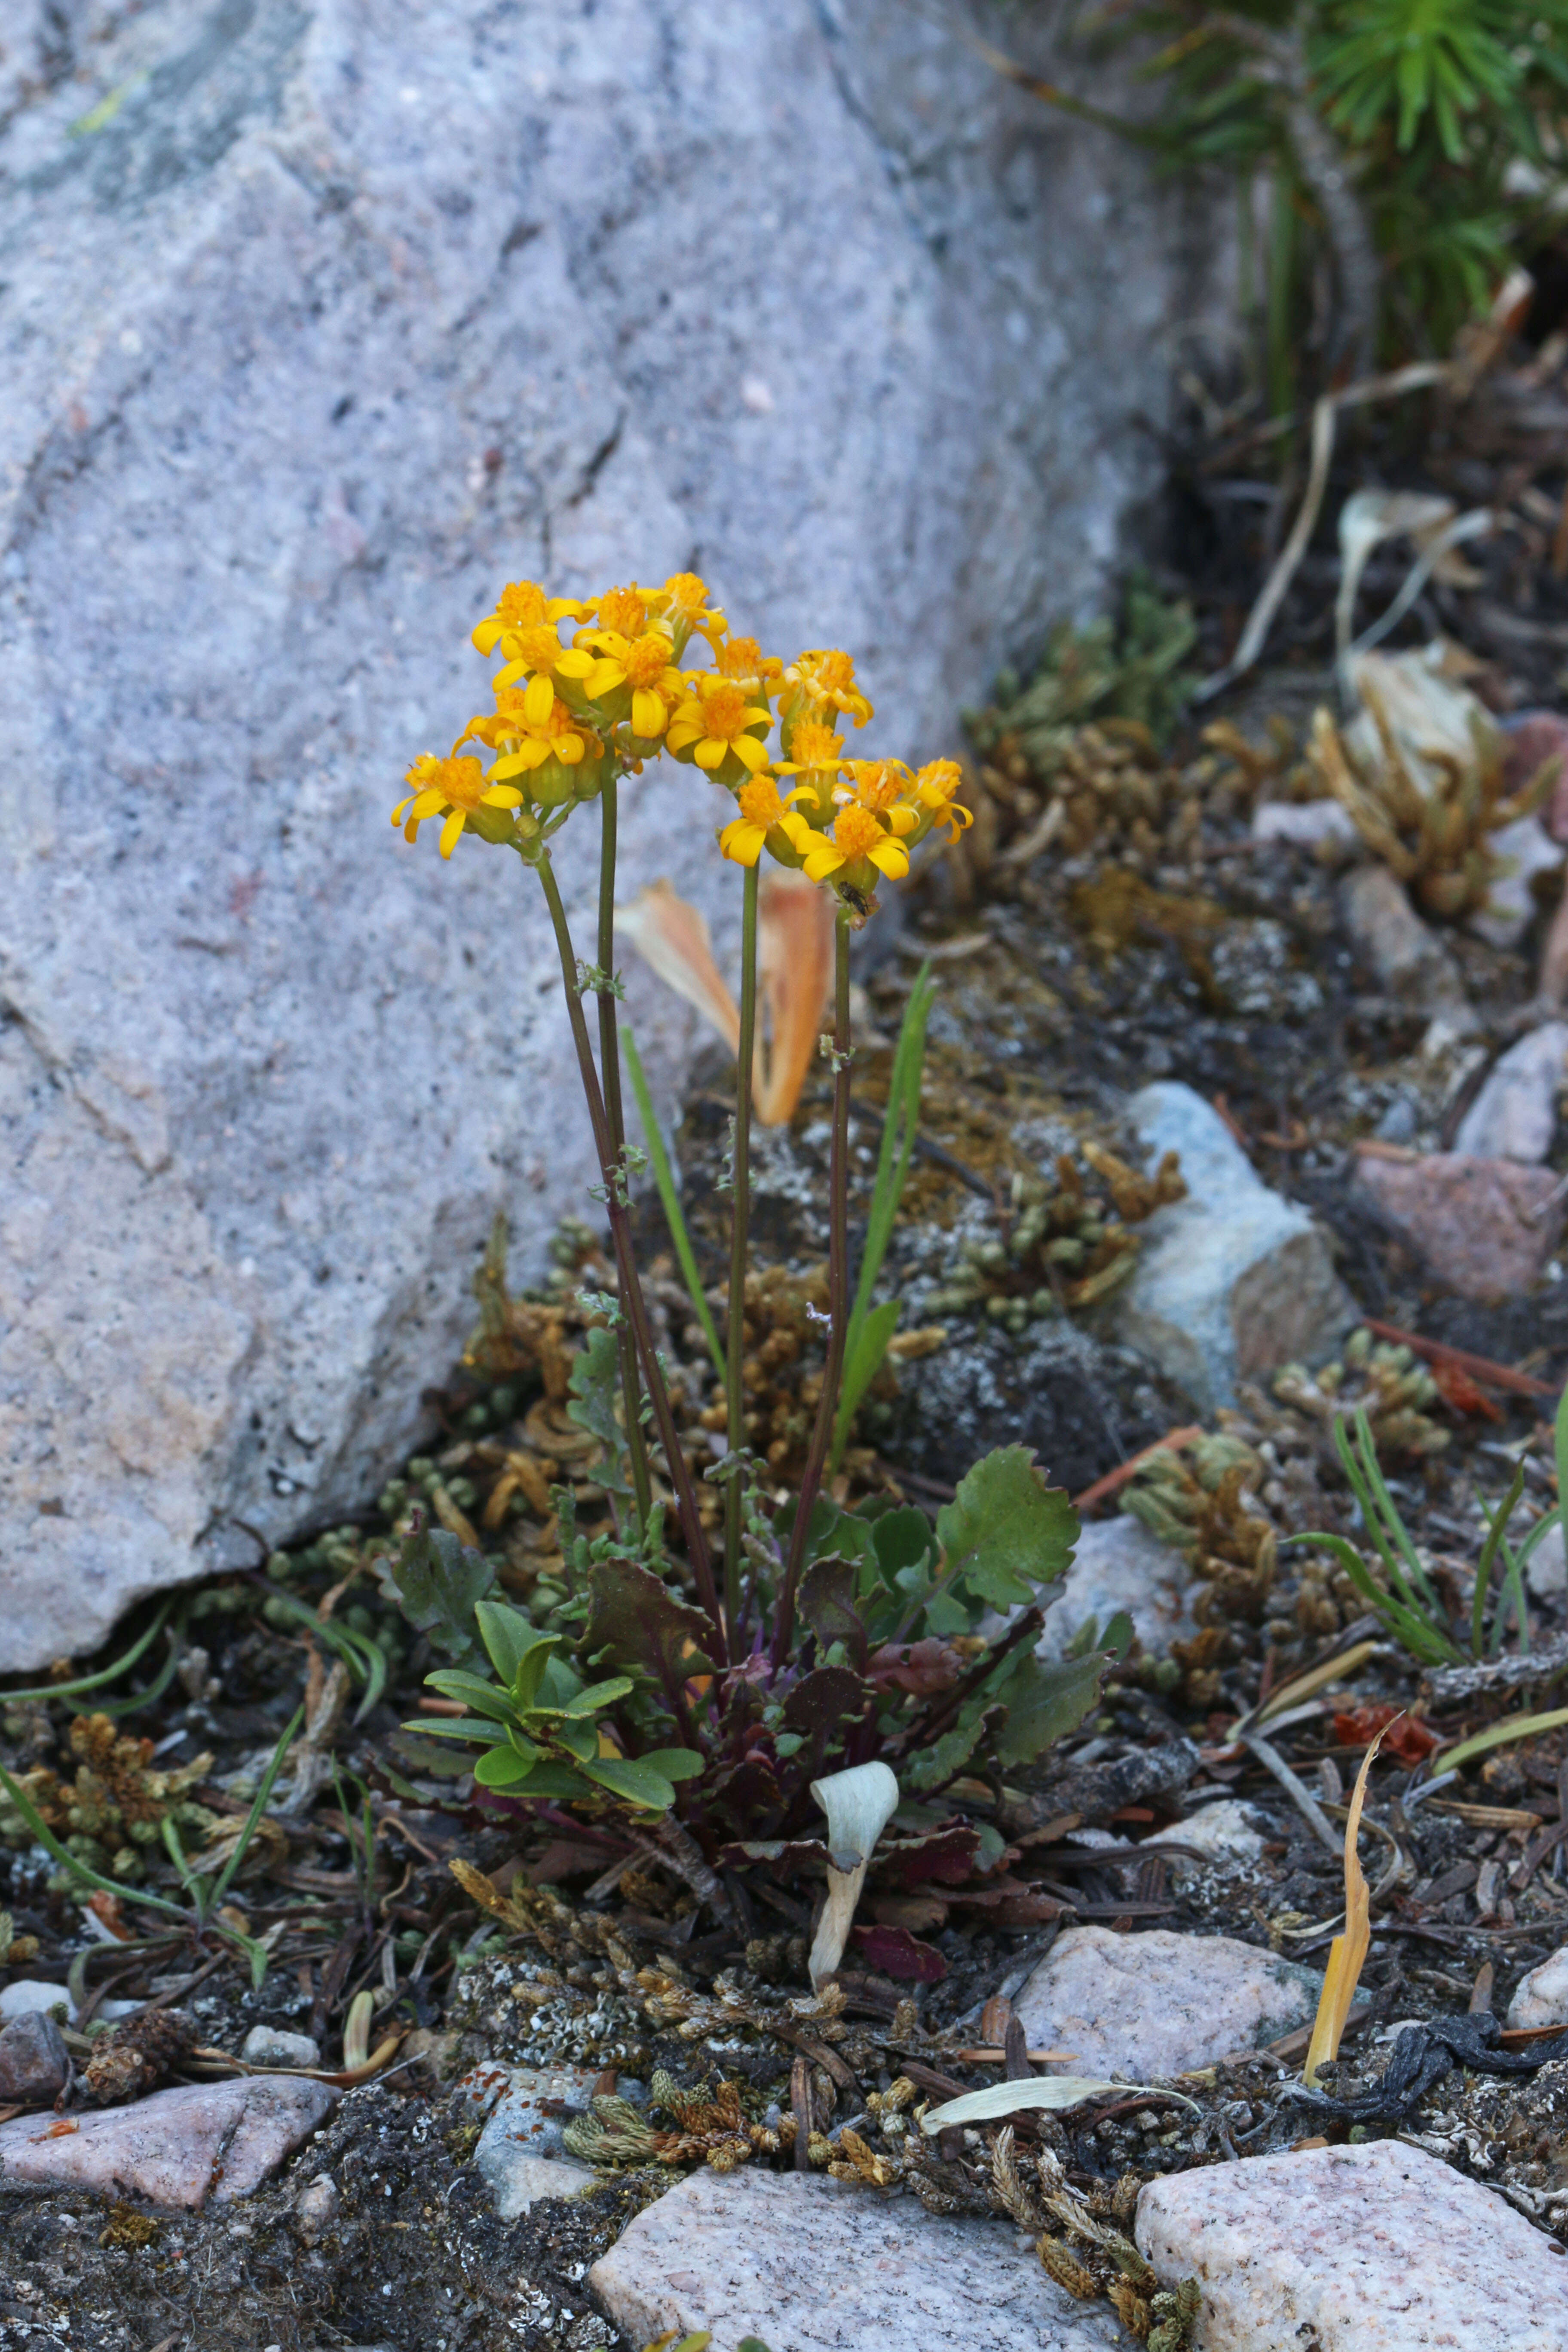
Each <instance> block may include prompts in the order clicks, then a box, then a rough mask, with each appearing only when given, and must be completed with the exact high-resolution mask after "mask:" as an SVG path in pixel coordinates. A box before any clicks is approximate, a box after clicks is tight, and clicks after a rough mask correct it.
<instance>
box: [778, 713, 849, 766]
mask: <svg viewBox="0 0 1568 2352" xmlns="http://www.w3.org/2000/svg"><path fill="white" fill-rule="evenodd" d="M789 752H790V755H789V758H788V759H787V760H781V761H780V762H779V772H780V773H781V775H785V776H798V775H802V774H804V773H805V772H806V771H807V770H808V769H813V768H831V769H833V770H834V771H835V772H837V770H838V769H840V768H841V767H842V766H843V765H844V738H843V736H842V735H836V734H835V733H834V731H833V730H832V728H831V727H825V726H824V725H823V723H822V721H821V719H796V721H795V726H794V727H793V729H792V730H791V731H790V739H789Z"/></svg>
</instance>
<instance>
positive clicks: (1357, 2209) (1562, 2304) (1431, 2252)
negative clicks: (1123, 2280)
mask: <svg viewBox="0 0 1568 2352" xmlns="http://www.w3.org/2000/svg"><path fill="white" fill-rule="evenodd" d="M1134 2234H1135V2236H1136V2238H1137V2242H1138V2246H1139V2250H1140V2252H1142V2255H1143V2256H1144V2259H1145V2260H1146V2261H1147V2262H1149V2263H1152V2265H1153V2267H1154V2269H1155V2270H1156V2271H1157V2272H1158V2273H1160V2276H1161V2278H1162V2279H1163V2282H1164V2283H1165V2284H1166V2285H1168V2286H1173V2285H1175V2284H1176V2283H1177V2281H1178V2280H1180V2279H1184V2278H1195V2279H1196V2280H1197V2281H1198V2284H1199V2286H1200V2288H1201V2290H1202V2296H1203V2303H1202V2312H1203V2315H1202V2317H1201V2318H1200V2320H1199V2322H1198V2332H1197V2342H1198V2343H1199V2344H1200V2345H1206V2346H1209V2347H1216V2352H1217V2347H1221V2346H1223V2347H1224V2352H1282V2347H1286V2346H1290V2347H1301V2352H1306V2347H1309V2346H1310V2347H1312V2352H1436V2347H1439V2346H1443V2347H1453V2352H1563V2345H1564V2344H1568V2263H1565V2262H1563V2261H1562V2260H1561V2259H1558V2260H1553V2259H1552V2257H1553V2253H1554V2252H1555V2249H1554V2246H1553V2243H1552V2240H1551V2239H1550V2238H1548V2237H1546V2236H1545V2235H1544V2233H1543V2232H1542V2231H1539V2230H1535V2229H1532V2228H1531V2224H1530V2223H1529V2222H1528V2221H1526V2220H1525V2219H1524V2216H1523V2215H1522V2214H1521V2213H1518V2212H1516V2211H1515V2210H1514V2209H1513V2208H1512V2206H1510V2205H1509V2204H1508V2203H1506V2202H1505V2200H1503V2199H1502V2198H1501V2197H1500V2196H1498V2195H1497V2194H1496V2193H1495V2192H1494V2191H1493V2190H1491V2189H1483V2188H1482V2187H1481V2186H1480V2184H1479V2181H1474V2180H1468V2179H1466V2178H1465V2177H1464V2175H1463V2174H1462V2173H1459V2172H1458V2171H1456V2170H1454V2169H1453V2168H1451V2167H1450V2166H1448V2165H1447V2164H1445V2163H1443V2162H1442V2160H1441V2158H1437V2157H1435V2156H1428V2155H1427V2154H1426V2151H1425V2150H1424V2149H1421V2148H1413V2147H1406V2146H1405V2144H1404V2143H1403V2142H1401V2141H1396V2140H1374V2141H1370V2142H1368V2143H1367V2144H1366V2145H1365V2146H1363V2147H1319V2148H1302V2149H1299V2150H1297V2151H1295V2152H1294V2153H1292V2154H1290V2155H1288V2156H1263V2157H1254V2158H1250V2159H1249V2160H1248V2161H1247V2162H1246V2163H1243V2164H1219V2165H1211V2166H1205V2168H1203V2169H1202V2170H1199V2171H1194V2172H1184V2173H1176V2174H1173V2175H1169V2176H1167V2177H1166V2178H1165V2179H1161V2180H1152V2181H1150V2182H1149V2183H1148V2185H1147V2187H1146V2188H1145V2189H1143V2191H1142V2195H1141V2196H1140V2197H1139V2200H1138V2219H1137V2222H1136V2224H1135V2230H1134Z"/></svg>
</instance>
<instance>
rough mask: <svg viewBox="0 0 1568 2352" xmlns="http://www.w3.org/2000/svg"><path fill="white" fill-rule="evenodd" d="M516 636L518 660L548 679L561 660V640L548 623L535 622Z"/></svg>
mask: <svg viewBox="0 0 1568 2352" xmlns="http://www.w3.org/2000/svg"><path fill="white" fill-rule="evenodd" d="M517 635H518V655H519V657H520V659H521V660H523V661H525V662H526V663H527V664H528V667H529V668H530V669H536V670H542V671H543V673H544V675H545V676H546V677H548V676H549V675H550V672H551V671H552V669H553V668H554V667H555V665H556V663H557V662H558V661H559V660H560V658H561V640H560V638H559V637H558V636H557V635H556V633H555V631H554V630H553V629H552V627H551V625H550V624H549V622H548V621H539V622H536V623H535V624H534V625H532V626H531V628H526V629H520V630H519V631H518V633H517Z"/></svg>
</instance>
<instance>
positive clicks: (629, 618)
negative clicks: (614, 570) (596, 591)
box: [597, 587, 647, 637]
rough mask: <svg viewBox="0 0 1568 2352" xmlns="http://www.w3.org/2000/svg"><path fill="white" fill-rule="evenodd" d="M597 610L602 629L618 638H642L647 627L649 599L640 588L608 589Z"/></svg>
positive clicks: (599, 600)
mask: <svg viewBox="0 0 1568 2352" xmlns="http://www.w3.org/2000/svg"><path fill="white" fill-rule="evenodd" d="M597 610H598V615H599V626H600V628H601V629H612V630H614V632H615V634H616V636H617V637H640V636H641V635H642V633H643V631H644V630H645V629H646V628H647V596H646V595H645V594H644V593H643V591H642V590H641V589H640V588H637V587H632V588H606V589H605V593H604V594H603V595H602V596H601V597H599V598H598V600H597Z"/></svg>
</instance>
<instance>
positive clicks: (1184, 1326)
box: [1116, 1079, 1355, 1414]
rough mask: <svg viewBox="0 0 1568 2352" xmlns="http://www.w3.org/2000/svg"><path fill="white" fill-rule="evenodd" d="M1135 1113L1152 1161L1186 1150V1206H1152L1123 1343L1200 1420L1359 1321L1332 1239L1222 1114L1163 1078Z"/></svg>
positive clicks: (1120, 1325) (1124, 1303)
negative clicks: (1259, 1168)
mask: <svg viewBox="0 0 1568 2352" xmlns="http://www.w3.org/2000/svg"><path fill="white" fill-rule="evenodd" d="M1128 1112H1129V1116H1130V1117H1131V1120H1132V1123H1133V1125H1134V1126H1135V1128H1136V1129H1137V1130H1138V1134H1139V1136H1140V1138H1141V1139H1142V1143H1143V1145H1144V1148H1145V1150H1146V1153H1147V1157H1148V1163H1149V1165H1150V1166H1151V1167H1152V1166H1153V1165H1155V1164H1156V1163H1157V1162H1158V1160H1160V1159H1161V1158H1162V1157H1163V1154H1164V1153H1165V1152H1167V1151H1175V1152H1177V1153H1179V1154H1180V1157H1181V1162H1182V1173H1183V1175H1184V1177H1185V1178H1186V1181H1187V1188H1188V1192H1189V1198H1188V1199H1186V1200H1185V1201H1178V1202H1174V1203H1173V1205H1172V1206H1171V1207H1170V1208H1168V1209H1159V1210H1156V1212H1155V1213H1154V1214H1153V1216H1152V1217H1151V1218H1150V1220H1149V1222H1148V1223H1147V1224H1146V1225H1145V1227H1144V1228H1143V1232H1144V1236H1145V1239H1144V1244H1143V1254H1142V1257H1141V1258H1140V1260H1139V1264H1138V1271H1137V1272H1136V1274H1135V1275H1134V1276H1133V1277H1132V1279H1131V1282H1130V1283H1129V1284H1128V1285H1127V1286H1126V1287H1125V1289H1124V1290H1123V1291H1122V1293H1121V1303H1120V1306H1119V1307H1118V1308H1117V1310H1116V1324H1117V1329H1118V1333H1119V1336H1120V1337H1121V1339H1123V1340H1124V1341H1125V1342H1126V1343H1127V1345H1128V1346H1130V1347H1133V1348H1137V1349H1140V1350H1141V1352H1142V1354H1144V1355H1146V1356H1148V1357H1149V1358H1151V1360H1152V1361H1153V1362H1154V1363H1156V1364H1157V1365H1158V1366H1159V1367H1160V1370H1162V1371H1163V1372H1165V1373H1167V1374H1168V1375H1169V1377H1170V1378H1171V1379H1172V1380H1173V1381H1177V1382H1178V1383H1179V1384H1180V1386H1181V1387H1182V1388H1183V1389H1184V1390H1185V1391H1186V1393H1187V1394H1188V1395H1189V1396H1190V1397H1191V1398H1192V1400H1193V1402H1194V1405H1195V1406H1197V1408H1198V1409H1199V1411H1200V1412H1204V1413H1205V1414H1207V1413H1209V1412H1212V1411H1213V1410H1214V1408H1215V1406H1216V1405H1225V1404H1234V1403H1235V1402H1236V1384H1237V1381H1238V1380H1252V1381H1256V1380H1260V1379H1262V1378H1264V1377H1265V1376H1266V1375H1267V1374H1268V1373H1269V1372H1272V1371H1274V1370H1277V1369H1278V1368H1279V1365H1281V1364H1284V1363H1289V1362H1291V1361H1295V1360H1300V1361H1302V1362H1308V1363H1310V1362H1312V1361H1314V1360H1317V1361H1320V1362H1321V1360H1323V1359H1324V1358H1325V1357H1327V1356H1328V1355H1329V1354H1331V1352H1332V1349H1333V1348H1334V1346H1335V1344H1336V1342H1337V1341H1338V1340H1339V1339H1342V1337H1343V1335H1344V1333H1345V1332H1346V1331H1347V1330H1349V1328H1350V1327H1351V1325H1352V1323H1353V1322H1354V1321H1355V1305H1354V1302H1353V1300H1352V1298H1351V1296H1350V1294H1349V1292H1348V1291H1347V1290H1346V1289H1345V1287H1344V1286H1343V1284H1342V1282H1341V1281H1340V1279H1339V1277H1338V1276H1337V1275H1336V1274H1335V1272H1334V1267H1333V1260H1332V1258H1331V1255H1330V1254H1329V1247H1328V1244H1327V1242H1326V1241H1325V1240H1324V1238H1323V1236H1322V1234H1321V1233H1320V1232H1319V1230H1318V1228H1317V1226H1316V1225H1315V1224H1314V1223H1312V1220H1311V1218H1310V1216H1309V1215H1308V1214H1307V1212H1306V1211H1305V1209H1300V1208H1297V1207H1296V1206H1295V1204H1294V1203H1293V1202H1289V1201H1285V1200H1282V1199H1281V1198H1280V1196H1279V1193H1278V1192H1271V1191H1270V1190H1269V1188H1268V1185H1267V1184H1265V1183H1264V1182H1263V1181H1262V1179H1261V1178H1260V1177H1259V1176H1258V1174H1257V1173H1256V1171H1254V1169H1253V1166H1252V1163H1251V1161H1250V1160H1248V1159H1247V1154H1246V1153H1245V1152H1244V1151H1243V1150H1242V1149H1241V1147H1240V1145H1239V1144H1238V1143H1237V1141H1236V1139H1235V1138H1234V1137H1233V1136H1232V1135H1231V1133H1230V1131H1229V1129H1227V1128H1226V1124H1225V1122H1224V1120H1223V1119H1222V1118H1220V1117H1219V1115H1218V1113H1217V1112H1216V1111H1214V1110H1212V1109H1211V1108H1209V1106H1208V1104H1207V1103H1205V1101H1204V1099H1203V1097H1202V1096H1201V1095H1198V1094H1195V1093H1194V1090H1193V1089H1192V1087H1185V1086H1181V1085H1178V1084H1175V1083H1173V1082H1170V1081H1166V1080H1163V1079H1162V1080H1161V1081H1159V1083H1157V1084H1156V1085H1154V1086H1151V1087H1143V1088H1142V1091H1141V1092H1140V1093H1138V1094H1136V1095H1134V1096H1133V1097H1132V1100H1131V1103H1130V1104H1129V1105H1128Z"/></svg>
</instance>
